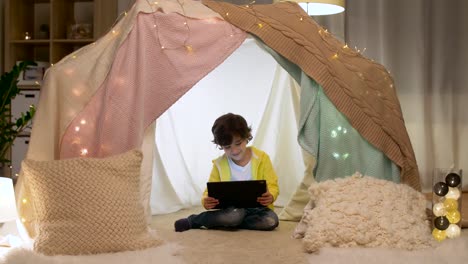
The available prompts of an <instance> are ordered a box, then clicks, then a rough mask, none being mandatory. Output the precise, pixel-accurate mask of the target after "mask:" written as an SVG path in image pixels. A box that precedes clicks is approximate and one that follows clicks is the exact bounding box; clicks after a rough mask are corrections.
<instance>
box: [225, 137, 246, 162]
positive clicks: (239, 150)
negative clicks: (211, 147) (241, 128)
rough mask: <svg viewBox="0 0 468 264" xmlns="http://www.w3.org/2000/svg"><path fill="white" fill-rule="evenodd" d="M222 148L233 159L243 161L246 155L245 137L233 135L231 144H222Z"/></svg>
mask: <svg viewBox="0 0 468 264" xmlns="http://www.w3.org/2000/svg"><path fill="white" fill-rule="evenodd" d="M222 148H223V150H224V153H226V155H228V156H229V157H230V158H231V159H232V160H233V161H237V162H240V161H244V158H246V156H247V155H246V153H247V139H245V138H241V137H239V136H234V137H233V138H232V143H231V145H226V146H222Z"/></svg>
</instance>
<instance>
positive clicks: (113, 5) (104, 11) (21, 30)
mask: <svg viewBox="0 0 468 264" xmlns="http://www.w3.org/2000/svg"><path fill="white" fill-rule="evenodd" d="M117 8H118V0H6V1H5V13H4V15H5V30H4V32H5V36H4V41H5V42H4V46H3V47H4V51H5V53H4V54H5V57H4V62H3V65H4V71H9V70H10V69H11V68H12V67H13V66H14V65H15V64H16V63H17V62H18V61H23V60H30V61H36V62H40V63H42V64H44V65H46V66H45V67H44V69H45V68H46V67H47V66H48V65H50V64H54V63H57V62H58V61H60V60H61V59H62V58H63V57H65V56H66V55H68V54H70V53H71V52H73V51H75V50H77V49H80V48H81V47H83V46H86V45H88V44H90V43H92V42H94V41H95V40H96V39H98V38H99V37H101V36H102V35H104V34H105V33H106V32H107V31H108V30H109V29H110V28H111V27H112V25H113V23H114V22H115V20H116V18H117V16H118V11H117ZM41 70H42V69H39V70H38V71H37V72H32V74H30V75H24V77H23V78H22V79H21V80H20V82H19V83H18V87H19V88H20V89H24V91H25V94H27V93H26V91H28V93H31V92H33V93H34V91H36V92H35V93H36V94H37V97H36V99H38V97H39V93H40V88H41V83H42V82H41V80H42V77H41V74H40V73H41V72H42V71H41ZM38 76H39V77H38ZM18 99H19V100H15V101H16V102H13V103H12V104H15V103H16V104H25V105H24V106H23V105H15V106H12V107H16V109H21V108H24V109H25V111H26V110H27V109H28V108H29V103H31V101H30V100H29V101H28V100H24V99H22V98H18ZM25 102H27V103H25ZM12 114H13V113H12ZM21 136H22V137H23V138H22V139H21V140H23V141H25V142H28V141H29V140H28V138H25V137H28V136H29V135H28V133H26V134H25V135H21ZM15 143H16V141H15ZM15 145H17V146H18V148H19V149H18V150H15V147H16V146H14V147H13V149H12V150H11V151H10V159H11V160H12V165H13V168H18V169H19V166H18V164H15V162H16V163H18V162H21V160H22V158H21V155H24V154H25V153H24V154H21V155H18V154H15V153H18V151H19V152H21V153H23V152H25V150H24V144H20V142H19V140H18V144H15ZM21 145H23V146H21ZM11 153H13V155H12V154H11ZM18 157H19V158H18ZM12 158H15V159H19V161H18V160H17V161H15V160H13V159H12ZM15 173H17V172H16V171H13V172H10V173H8V172H6V173H5V172H4V174H7V176H8V174H10V175H11V174H13V175H14V174H15Z"/></svg>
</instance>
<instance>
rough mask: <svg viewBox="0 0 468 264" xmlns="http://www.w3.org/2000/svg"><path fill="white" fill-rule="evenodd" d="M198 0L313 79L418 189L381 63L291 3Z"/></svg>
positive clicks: (399, 115)
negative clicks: (358, 50)
mask: <svg viewBox="0 0 468 264" xmlns="http://www.w3.org/2000/svg"><path fill="white" fill-rule="evenodd" d="M203 3H204V4H205V5H207V6H208V7H209V8H211V9H213V10H214V11H216V12H218V13H219V14H220V15H222V16H223V18H224V19H225V20H227V21H229V22H230V23H232V24H233V25H235V26H236V27H239V28H241V29H243V30H245V31H247V32H249V33H251V34H253V35H256V36H257V37H259V38H260V39H261V40H262V41H263V42H265V44H267V45H268V46H269V47H271V48H272V49H274V50H275V51H276V52H278V53H279V54H281V55H282V56H284V57H285V58H286V59H288V60H290V61H291V62H293V63H295V64H297V65H298V66H299V67H300V68H301V69H302V70H303V71H304V72H305V73H306V74H307V75H309V76H310V77H311V78H313V79H314V80H315V81H317V82H318V83H319V84H320V85H321V86H322V87H323V89H324V91H325V93H326V95H327V96H328V97H329V99H330V100H331V101H332V102H333V104H334V105H335V106H336V108H337V109H338V110H339V111H340V112H341V113H343V114H344V115H345V116H346V117H347V118H348V120H349V122H350V123H351V125H352V126H353V127H354V128H355V129H356V130H357V131H359V133H360V134H361V135H362V136H363V137H364V138H365V139H366V140H368V141H369V142H370V143H371V144H372V145H374V146H375V147H376V148H377V149H380V150H381V151H382V152H383V153H385V155H387V157H388V158H389V159H390V160H392V161H393V162H395V163H396V164H397V165H398V166H399V167H400V168H401V181H402V182H403V183H406V184H408V185H410V186H411V187H413V188H414V189H416V190H421V183H420V179H419V172H418V166H417V164H416V159H415V156H414V152H413V148H412V146H411V142H410V139H409V136H408V133H407V130H406V127H405V122H404V120H403V115H402V112H401V107H400V102H399V100H398V97H397V93H396V90H395V86H394V83H393V79H392V77H391V76H390V74H389V73H388V71H387V70H386V69H385V68H384V67H383V66H382V65H380V64H378V63H376V62H373V61H371V60H369V59H367V58H365V57H363V56H362V55H361V54H360V53H358V52H357V51H355V50H353V49H350V48H349V47H347V46H346V45H345V44H344V43H341V42H340V41H339V40H338V39H336V38H335V37H334V36H332V35H331V34H330V33H328V32H327V31H326V30H325V29H323V28H322V27H320V26H319V25H318V24H317V23H316V22H315V21H314V20H313V19H312V18H310V17H309V16H308V15H307V14H306V13H305V12H304V11H303V10H302V9H301V8H300V7H299V6H298V5H297V4H296V3H292V2H279V3H275V4H271V5H246V6H238V5H233V4H229V3H225V2H217V1H212V0H204V1H203Z"/></svg>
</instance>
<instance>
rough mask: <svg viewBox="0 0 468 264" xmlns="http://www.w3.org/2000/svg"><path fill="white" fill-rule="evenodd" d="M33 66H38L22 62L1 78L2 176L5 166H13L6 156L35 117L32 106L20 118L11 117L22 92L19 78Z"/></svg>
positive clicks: (0, 158)
mask: <svg viewBox="0 0 468 264" xmlns="http://www.w3.org/2000/svg"><path fill="white" fill-rule="evenodd" d="M31 65H36V63H34V62H30V61H23V62H20V63H18V64H17V65H15V66H13V69H12V70H11V71H10V72H5V73H4V74H3V75H2V76H1V77H0V174H3V173H2V172H3V169H4V168H5V166H10V165H11V161H10V160H9V159H8V157H7V155H6V154H7V152H8V149H10V148H11V146H12V145H13V142H14V140H15V139H16V137H17V136H18V135H20V134H21V133H22V132H23V130H24V129H25V128H27V127H28V126H29V125H30V122H31V120H32V118H33V117H34V113H35V108H34V106H31V107H30V108H29V111H27V112H26V113H21V116H20V117H18V118H13V117H12V116H11V101H12V99H13V98H15V96H16V95H18V94H20V92H21V90H20V89H19V88H18V77H19V75H20V73H21V72H22V71H24V70H25V69H26V68H27V67H28V66H31Z"/></svg>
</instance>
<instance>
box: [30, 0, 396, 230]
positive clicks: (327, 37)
mask: <svg viewBox="0 0 468 264" xmlns="http://www.w3.org/2000/svg"><path fill="white" fill-rule="evenodd" d="M146 2H147V3H148V5H149V6H150V8H151V11H152V14H153V25H152V27H153V28H154V29H155V31H156V34H157V40H158V45H159V47H160V49H161V50H176V49H181V48H183V49H185V50H186V51H187V53H188V54H191V53H193V52H196V50H195V49H194V47H193V46H192V44H191V43H190V38H191V34H192V32H191V27H190V24H189V19H188V16H187V14H186V9H185V6H184V0H175V2H177V4H178V5H179V7H180V11H181V13H182V14H181V15H182V17H183V22H182V23H183V25H182V26H183V27H185V29H186V31H187V34H186V36H185V38H184V40H183V42H182V43H181V44H180V45H178V46H167V45H165V44H164V43H162V42H161V36H160V30H161V25H160V21H159V20H158V14H157V11H158V9H159V8H161V7H162V6H161V5H160V3H159V2H158V1H150V0H146ZM254 4H255V0H254V1H251V2H249V3H248V4H246V5H242V6H240V8H243V9H246V10H248V11H250V12H252V13H253V17H254V18H255V21H254V25H256V26H257V27H258V28H259V29H264V28H265V27H267V26H269V25H268V23H265V21H263V20H262V18H261V16H260V15H259V14H258V12H257V10H256V9H255V8H253V5H254ZM286 12H287V10H286ZM293 14H294V16H296V18H297V19H298V20H299V21H300V22H306V23H310V25H312V21H311V20H310V19H308V16H304V15H302V14H298V13H297V12H296V13H293ZM127 15H128V13H127V12H126V11H125V12H123V13H122V14H121V15H119V17H118V18H117V20H116V23H114V25H112V27H111V29H110V32H109V33H110V34H111V36H113V37H117V36H119V35H120V32H119V30H118V29H116V28H115V27H114V26H115V25H116V24H117V22H118V21H120V19H122V17H127ZM224 15H225V17H227V18H229V16H230V14H229V12H224ZM229 24H230V26H231V32H230V33H228V36H229V37H232V36H234V34H235V33H234V32H235V30H234V26H233V25H232V24H231V23H229ZM318 33H319V36H320V37H321V38H322V40H323V43H325V44H326V45H325V47H327V48H328V49H329V51H330V52H331V53H332V54H333V55H332V56H331V57H330V58H328V59H330V60H339V61H341V62H342V63H343V65H344V66H345V67H347V68H348V69H350V70H353V71H354V69H353V66H352V65H348V64H347V63H346V61H344V60H341V58H342V57H344V56H361V57H362V53H363V52H364V51H365V50H366V49H365V48H364V49H363V50H362V52H361V50H359V49H357V47H355V49H352V48H350V47H349V46H348V45H347V44H344V45H343V46H341V49H338V50H337V49H336V44H334V43H331V40H332V39H334V38H332V37H331V36H332V34H331V33H330V32H328V30H327V29H324V28H323V27H320V26H319V28H318ZM97 41H99V40H97ZM94 45H96V42H93V43H91V44H90V45H89V47H92V46H94ZM85 50H86V47H84V48H82V49H80V50H78V51H76V52H74V53H72V54H70V55H69V57H70V58H71V59H76V58H78V56H79V53H80V52H84V51H85ZM316 55H317V56H318V57H320V56H321V55H320V54H316ZM372 62H373V63H374V64H375V65H376V66H377V67H378V68H379V69H381V70H382V71H383V72H384V74H383V77H384V78H385V81H388V82H389V83H390V84H389V88H391V89H393V88H394V86H393V80H392V79H391V76H390V72H388V71H387V70H386V69H385V68H384V67H383V66H381V65H380V64H378V63H375V62H374V61H373V60H372ZM324 65H328V64H326V63H325V64H324ZM51 66H54V64H51ZM356 74H357V76H358V77H359V78H360V79H362V80H363V81H365V82H366V83H368V84H369V87H371V85H372V84H371V82H369V81H368V79H367V78H366V76H364V74H363V73H362V72H359V71H356ZM86 125H87V121H86V120H85V119H81V120H80V121H79V124H78V125H76V126H75V127H74V128H73V129H74V131H75V132H76V133H80V132H82V131H83V128H84V127H86ZM89 152H90V150H89V149H88V148H87V147H85V146H81V147H80V148H79V156H82V157H85V156H87V155H88V154H89ZM21 202H22V203H23V204H26V203H28V199H27V198H26V197H24V198H22V199H21ZM21 221H22V222H23V223H25V222H27V219H26V218H24V217H21Z"/></svg>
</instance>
